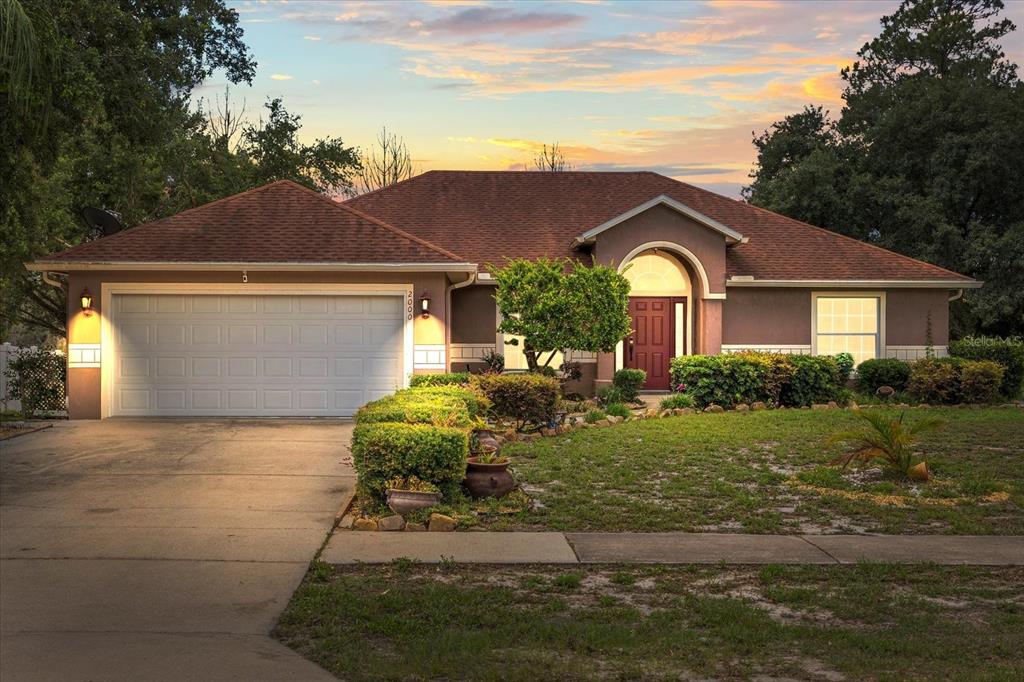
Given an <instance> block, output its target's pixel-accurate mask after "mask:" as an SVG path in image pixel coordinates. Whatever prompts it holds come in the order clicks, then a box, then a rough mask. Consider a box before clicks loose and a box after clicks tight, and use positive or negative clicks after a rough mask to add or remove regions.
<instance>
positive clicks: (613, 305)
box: [487, 258, 630, 370]
mask: <svg viewBox="0 0 1024 682" xmlns="http://www.w3.org/2000/svg"><path fill="white" fill-rule="evenodd" d="M487 269H488V270H490V271H491V272H493V273H494V279H495V282H496V283H497V288H496V290H495V294H494V299H495V301H496V302H497V304H498V310H499V311H500V312H501V316H502V322H501V325H499V327H498V331H500V332H502V333H505V334H512V335H515V336H521V337H523V353H524V354H525V355H526V363H527V366H528V367H529V369H530V370H537V369H538V368H539V367H541V366H544V367H547V366H548V365H549V364H550V363H551V361H552V360H553V359H554V357H555V354H556V353H557V352H559V351H565V350H568V349H572V350H580V351H589V352H593V353H608V352H611V351H613V350H615V345H616V344H617V343H618V342H619V341H622V339H623V338H624V337H625V336H626V335H627V334H629V330H630V317H629V281H628V280H627V279H626V278H625V277H623V276H622V275H621V274H619V272H618V271H616V270H615V269H614V268H610V267H608V266H604V265H595V266H593V267H584V266H583V265H580V264H579V263H573V262H571V261H569V260H550V259H546V258H541V259H538V260H536V261H529V260H524V259H516V260H511V261H509V263H508V264H507V265H506V266H505V267H503V268H495V267H494V266H491V265H488V266H487ZM545 354H547V359H546V360H545V359H544V358H543V356H544V355H545Z"/></svg>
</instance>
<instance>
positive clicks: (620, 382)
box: [612, 368, 647, 403]
mask: <svg viewBox="0 0 1024 682" xmlns="http://www.w3.org/2000/svg"><path fill="white" fill-rule="evenodd" d="M646 381H647V372H645V371H643V370H642V369H628V368H627V369H620V370H619V371H618V372H616V373H615V375H614V376H613V377H612V386H614V387H615V388H617V389H619V392H620V393H621V394H622V399H623V400H625V401H627V402H631V403H632V402H636V400H637V398H639V397H640V389H641V388H643V387H644V382H646Z"/></svg>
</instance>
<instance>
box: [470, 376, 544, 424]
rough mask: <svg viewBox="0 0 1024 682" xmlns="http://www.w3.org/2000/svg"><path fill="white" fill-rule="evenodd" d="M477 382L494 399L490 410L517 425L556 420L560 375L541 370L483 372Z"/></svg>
mask: <svg viewBox="0 0 1024 682" xmlns="http://www.w3.org/2000/svg"><path fill="white" fill-rule="evenodd" d="M474 383H475V384H476V385H477V386H478V387H479V388H480V390H481V391H482V392H483V394H484V395H485V396H487V399H488V400H489V401H490V402H491V410H490V411H491V414H493V415H494V416H496V417H499V418H504V419H513V420H515V421H516V425H517V428H520V429H522V428H523V427H525V426H526V425H528V424H532V425H537V426H540V425H544V424H547V423H549V422H551V421H554V419H555V416H556V413H557V411H558V404H559V398H560V396H559V394H560V384H559V382H558V379H555V378H553V377H546V376H543V375H540V374H534V373H527V374H481V375H477V376H475V377H474Z"/></svg>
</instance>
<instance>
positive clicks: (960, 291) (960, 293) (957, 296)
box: [949, 289, 964, 303]
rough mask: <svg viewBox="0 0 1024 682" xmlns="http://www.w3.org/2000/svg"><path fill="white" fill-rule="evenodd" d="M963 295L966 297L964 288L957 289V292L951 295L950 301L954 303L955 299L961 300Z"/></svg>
mask: <svg viewBox="0 0 1024 682" xmlns="http://www.w3.org/2000/svg"><path fill="white" fill-rule="evenodd" d="M963 297H964V290H963V289H957V290H956V293H955V294H953V295H952V296H950V297H949V302H950V303H952V302H953V301H959V300H960V299H961V298H963Z"/></svg>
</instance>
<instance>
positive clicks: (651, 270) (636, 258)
mask: <svg viewBox="0 0 1024 682" xmlns="http://www.w3.org/2000/svg"><path fill="white" fill-rule="evenodd" d="M690 258H692V254H689V253H688V252H686V250H685V249H683V248H682V247H680V246H678V245H674V244H663V243H654V244H645V245H643V246H641V247H638V248H637V249H634V251H633V252H631V253H630V254H629V257H628V258H627V259H624V260H623V263H622V265H621V266H620V267H619V270H620V272H622V273H623V276H624V277H625V278H626V279H627V280H629V283H630V295H629V299H630V302H629V314H630V317H631V318H632V329H633V332H632V333H631V334H630V335H629V336H628V337H627V338H626V339H624V341H623V342H622V343H620V344H619V346H618V348H617V349H616V354H615V355H616V357H615V365H616V369H618V368H622V367H632V368H637V369H642V370H644V371H645V372H647V383H646V384H645V386H644V388H645V389H647V390H653V391H658V390H669V388H670V385H671V384H670V377H669V363H670V361H671V359H672V358H673V357H676V356H678V355H684V354H689V353H692V352H693V314H694V311H693V300H694V298H695V294H696V292H695V290H694V279H696V280H698V286H700V285H701V284H704V282H705V281H706V275H705V274H704V270H703V268H702V267H701V265H700V262H699V261H697V260H696V259H695V258H694V259H693V260H692V261H691V260H690ZM691 273H692V276H691Z"/></svg>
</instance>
